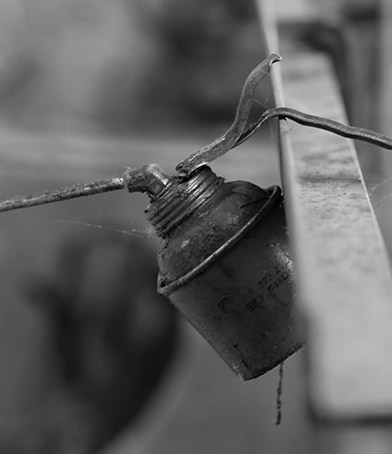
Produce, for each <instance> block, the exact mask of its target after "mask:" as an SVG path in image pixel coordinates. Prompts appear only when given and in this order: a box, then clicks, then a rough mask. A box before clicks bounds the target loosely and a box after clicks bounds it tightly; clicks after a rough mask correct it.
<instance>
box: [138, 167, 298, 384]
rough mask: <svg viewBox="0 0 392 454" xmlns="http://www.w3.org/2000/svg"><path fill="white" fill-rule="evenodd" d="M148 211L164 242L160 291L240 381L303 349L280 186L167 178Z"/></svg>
mask: <svg viewBox="0 0 392 454" xmlns="http://www.w3.org/2000/svg"><path fill="white" fill-rule="evenodd" d="M146 213H147V217H148V219H149V221H150V222H151V224H152V225H153V226H154V227H155V229H156V232H157V234H158V235H159V236H160V237H161V239H162V246H161V248H160V250H159V252H158V263H159V269H160V272H159V278H158V291H159V292H160V293H162V294H164V295H166V296H167V297H168V298H169V299H170V301H171V302H172V303H173V304H174V305H175V306H176V307H177V308H178V309H179V311H180V312H181V313H182V314H183V315H184V316H185V317H186V318H187V319H188V320H189V322H190V323H191V324H192V325H193V326H194V327H195V328H196V329H197V331H199V333H200V334H201V335H202V336H203V337H204V338H205V339H206V340H207V341H208V342H209V343H210V344H211V346H212V347H213V348H214V349H215V350H216V351H217V352H218V354H219V355H220V356H221V357H222V358H223V359H224V361H225V362H226V363H227V364H228V365H229V366H230V367H231V368H232V369H233V370H234V372H235V373H236V374H237V375H238V376H240V377H241V378H243V379H244V380H247V379H251V378H255V377H257V376H259V375H261V374H263V373H265V372H267V371H269V370H270V369H272V368H274V367H275V366H277V365H278V364H279V363H281V362H282V361H284V360H285V359H286V358H287V357H288V356H289V355H291V354H292V353H294V352H295V351H297V350H298V349H299V348H300V347H301V346H302V344H303V337H302V334H301V333H300V331H299V330H298V328H297V325H296V321H295V314H294V307H293V293H294V286H293V265H292V261H291V258H290V254H289V252H288V241H287V234H286V223H285V214H284V207H283V199H282V194H281V190H280V188H279V187H278V186H273V187H270V188H267V189H261V188H259V187H258V186H255V185H254V184H251V183H248V182H243V181H237V182H228V183H226V182H225V181H224V180H223V178H220V177H217V176H216V175H215V174H214V173H213V172H212V170H211V169H210V168H209V167H207V166H203V167H201V168H199V169H198V170H197V171H195V172H194V173H193V174H192V175H191V176H190V177H189V178H188V179H187V180H185V181H184V180H181V179H180V178H176V177H174V178H172V179H168V180H165V184H164V185H163V188H162V189H160V190H159V191H158V193H156V194H154V195H153V197H152V198H151V204H150V206H149V207H148V208H147V210H146Z"/></svg>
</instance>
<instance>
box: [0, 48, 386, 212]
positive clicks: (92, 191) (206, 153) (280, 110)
mask: <svg viewBox="0 0 392 454" xmlns="http://www.w3.org/2000/svg"><path fill="white" fill-rule="evenodd" d="M280 60H281V57H280V56H279V55H276V54H272V55H270V56H269V57H268V58H266V59H265V60H263V61H262V62H261V63H260V64H259V65H258V66H257V67H256V68H255V69H254V70H253V71H252V72H251V73H250V74H249V76H248V77H247V79H246V81H245V84H244V87H243V89H242V93H241V97H240V100H239V103H238V107H237V111H236V116H235V119H234V122H233V124H232V125H231V126H230V128H229V129H228V131H227V132H226V133H225V134H223V135H222V136H221V137H220V138H219V139H216V140H214V141H213V142H212V143H210V144H209V145H206V146H205V147H203V148H201V149H200V150H199V151H197V152H196V153H193V154H192V155H191V156H189V157H188V158H187V159H186V160H184V161H183V162H181V163H179V164H178V165H177V167H176V170H177V171H178V175H179V176H180V177H181V178H186V177H188V176H189V175H190V174H191V173H192V172H194V171H195V170H196V169H197V168H198V167H200V166H202V165H205V164H208V163H209V162H211V161H213V160H214V159H216V158H218V157H220V156H222V155H224V154H225V153H227V152H228V151H229V150H231V149H233V148H235V147H237V146H239V145H241V144H242V143H244V142H245V141H246V140H248V139H249V138H250V137H251V136H253V134H255V133H256V131H258V129H259V128H260V127H261V126H262V125H263V124H264V123H266V122H267V121H269V120H270V119H272V118H280V119H283V118H286V119H290V120H293V121H295V122H297V123H299V124H301V125H304V126H309V127H313V128H319V129H323V130H326V131H329V132H332V133H334V134H338V135H340V136H342V137H345V138H349V139H356V140H361V141H365V142H368V143H371V144H373V145H377V146H379V147H382V148H386V149H388V150H391V149H392V138H390V137H388V136H385V135H382V134H380V133H377V132H375V131H371V130H368V129H364V128H358V127H354V126H349V125H344V124H342V123H339V122H337V121H334V120H331V119H328V118H324V117H318V116H315V115H310V114H307V113H304V112H300V111H298V110H295V109H291V108H289V107H275V108H271V109H268V110H266V111H265V112H264V113H263V114H262V115H261V117H260V119H259V120H258V121H257V122H256V123H253V124H251V125H250V126H248V127H247V128H246V129H245V127H246V122H247V119H248V116H249V111H250V108H251V106H252V102H253V99H254V93H255V90H256V87H257V85H258V84H259V83H260V81H261V80H263V79H264V78H265V76H266V75H267V74H268V73H269V72H270V69H271V66H272V64H273V63H275V62H278V61H280ZM146 168H148V166H145V167H143V168H142V169H133V170H132V169H128V170H127V172H125V173H124V175H123V176H121V177H113V178H110V179H107V180H101V181H95V182H91V183H87V184H75V185H72V186H67V187H63V188H60V189H56V190H45V191H42V192H37V193H35V194H30V195H24V196H17V197H12V198H10V199H6V200H2V201H0V212H2V211H10V210H15V209H17V208H26V207H31V206H36V205H43V204H47V203H52V202H61V201H64V200H69V199H74V198H77V197H86V196H90V195H96V194H102V193H105V192H110V191H117V190H119V189H124V188H126V189H128V190H129V191H131V189H132V181H133V180H135V182H136V183H137V182H139V183H140V181H142V183H143V184H144V185H145V181H144V180H145V178H144V176H143V175H141V173H143V172H145V169H146ZM130 172H131V173H130ZM132 172H134V173H132ZM136 183H135V184H136ZM161 183H162V182H161V181H160V184H161ZM140 184H141V183H140ZM140 184H139V186H140ZM139 186H138V185H137V184H136V186H135V188H136V189H135V188H134V190H136V191H138V190H141V189H140V187H139ZM143 188H144V186H143ZM145 190H146V188H144V191H145ZM142 192H143V191H142Z"/></svg>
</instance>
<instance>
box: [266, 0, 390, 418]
mask: <svg viewBox="0 0 392 454" xmlns="http://www.w3.org/2000/svg"><path fill="white" fill-rule="evenodd" d="M259 7H260V13H261V14H260V16H261V23H262V31H263V33H264V39H265V42H266V47H267V50H268V53H269V52H279V49H278V48H277V43H278V41H277V32H276V25H275V24H274V17H273V13H272V12H271V8H270V5H269V3H268V2H262V1H259ZM266 21H267V22H266ZM276 66H278V65H275V67H274V68H273V71H272V74H271V78H272V85H273V92H274V96H275V100H276V103H277V105H278V106H283V105H285V106H287V107H294V108H297V109H299V110H303V111H305V112H307V113H311V114H315V115H320V116H324V117H328V118H332V119H334V120H338V121H342V122H347V119H346V115H345V112H344V107H343V105H342V101H341V97H340V93H339V88H338V86H337V83H336V80H335V76H334V73H333V70H332V68H331V65H330V62H329V59H328V57H327V56H325V55H322V54H320V53H316V52H314V51H311V50H302V51H299V50H298V49H295V48H292V49H291V50H290V53H288V54H287V55H286V54H285V55H283V62H282V64H281V65H280V68H277V67H276ZM286 100H287V102H286ZM279 140H280V148H281V165H282V179H283V187H284V193H285V200H286V210H287V222H288V230H289V236H290V242H291V247H292V251H293V258H294V262H295V264H296V277H297V290H298V297H297V302H298V308H299V311H300V313H301V314H302V315H303V318H304V320H305V323H306V328H307V330H308V341H309V346H308V348H307V356H308V362H307V363H308V371H307V372H308V376H307V377H308V390H309V399H310V404H311V407H312V409H313V411H314V412H315V413H316V414H318V415H319V416H320V417H322V418H325V419H331V420H335V421H336V420H337V421H339V420H357V419H372V418H382V417H390V416H391V415H392V392H391V383H392V365H391V362H390V361H389V355H390V352H391V351H392V330H391V329H390V325H391V322H392V280H391V270H390V264H389V261H388V257H387V253H386V249H385V245H384V243H383V240H382V238H381V234H380V231H379V227H378V225H377V222H376V219H375V216H374V213H373V209H372V207H371V204H370V201H369V197H368V194H367V191H366V188H365V186H364V183H363V178H362V174H361V171H360V168H359V164H358V160H357V156H356V151H355V147H354V144H353V142H352V141H349V140H347V139H343V138H341V137H338V136H336V135H333V134H330V133H326V132H323V131H319V130H316V129H311V128H307V127H303V126H298V125H295V124H293V123H291V122H287V121H285V120H281V121H280V122H279Z"/></svg>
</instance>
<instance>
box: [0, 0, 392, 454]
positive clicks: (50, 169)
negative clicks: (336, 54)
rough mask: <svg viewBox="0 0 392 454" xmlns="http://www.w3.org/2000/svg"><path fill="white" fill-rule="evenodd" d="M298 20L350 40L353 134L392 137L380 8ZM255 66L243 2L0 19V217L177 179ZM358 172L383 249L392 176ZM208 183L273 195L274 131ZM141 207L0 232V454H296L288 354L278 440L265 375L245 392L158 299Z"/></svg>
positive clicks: (57, 212)
mask: <svg viewBox="0 0 392 454" xmlns="http://www.w3.org/2000/svg"><path fill="white" fill-rule="evenodd" d="M312 3H313V5H314V6H316V7H318V8H321V9H322V10H323V13H324V14H329V15H331V17H335V18H336V17H337V18H339V20H344V21H347V24H350V27H351V29H352V32H353V33H354V36H355V37H356V43H357V47H356V52H357V53H358V55H359V56H360V63H361V65H360V67H359V69H360V71H359V72H358V74H357V75H358V77H359V82H358V83H359V87H360V91H359V92H356V93H354V95H355V96H354V97H353V98H351V100H350V103H351V104H350V106H348V108H350V109H351V112H352V113H353V120H355V121H353V122H354V123H356V124H359V125H361V126H365V127H372V128H374V129H378V130H382V132H384V133H388V132H391V127H390V125H389V122H388V121H386V120H385V118H391V116H392V113H391V112H390V111H389V110H390V107H389V106H390V105H392V103H389V102H388V97H390V96H391V95H390V94H388V92H390V90H388V88H389V87H388V82H389V80H390V77H389V71H390V66H391V65H388V63H390V60H391V58H390V57H389V58H388V55H389V54H388V50H389V45H388V43H390V42H392V41H391V39H390V37H389V34H390V32H389V29H388V27H387V24H388V20H389V19H390V18H391V14H392V12H391V7H390V6H389V5H388V4H387V3H388V2H387V1H386V0H385V2H384V3H385V4H382V2H377V1H371V0H362V1H359V0H358V1H354V0H351V1H343V0H342V1H334V2H329V3H328V4H326V3H325V2H323V4H321V3H322V2H321V0H319V1H316V0H314V1H313V2H312ZM289 4H290V2H289V1H288V0H287V2H284V1H282V2H278V9H279V5H280V7H282V8H281V10H280V9H279V11H278V13H279V14H280V15H281V16H282V18H283V19H284V20H286V21H287V20H288V18H289V16H290V12H289V11H290V8H288V7H289ZM382 9H383V14H380V12H381V10H382ZM381 18H383V21H381ZM389 28H390V27H389ZM389 53H390V51H389ZM381 56H382V57H383V61H384V62H386V63H384V65H383V66H381V65H380V61H381ZM264 57H265V55H264V54H263V49H262V45H261V39H260V29H259V21H258V13H257V9H256V4H255V2H254V1H253V0H215V1H214V2H211V1H207V0H111V1H110V2H108V1H105V0H94V1H91V0H35V1H34V2H32V1H28V0H0V161H1V163H2V164H1V167H0V174H1V179H0V189H1V196H2V198H6V197H8V196H12V195H15V194H23V193H31V192H34V191H36V190H42V189H50V188H56V187H59V186H63V185H66V184H72V183H77V182H87V181H90V180H97V179H100V178H109V177H111V176H113V175H121V174H122V172H123V170H124V167H125V166H135V167H139V166H142V165H144V164H148V163H152V162H156V163H158V164H159V165H161V166H162V167H163V168H164V169H165V170H166V171H167V172H168V173H173V171H174V167H175V165H176V164H177V163H178V162H179V161H181V160H183V159H184V158H185V157H187V156H188V155H189V154H190V153H192V152H194V151H196V150H197V149H199V148H200V147H202V146H203V145H205V144H207V143H209V142H211V141H212V140H213V139H214V138H215V137H217V136H219V135H220V134H221V133H223V132H224V131H225V130H226V129H227V128H228V126H229V125H230V123H231V121H232V119H233V116H234V112H235V107H236V104H237V101H238V98H239V95H240V92H241V88H242V84H243V82H244V80H245V77H246V76H247V74H248V73H249V72H250V71H251V69H252V68H253V67H254V66H256V64H257V63H259V62H260V61H261V60H262V59H263V58H264ZM283 57H284V55H283ZM263 96H264V97H263ZM267 96H268V95H267V90H265V91H263V87H261V96H260V101H259V102H260V104H261V106H260V107H262V105H263V103H264V102H268V99H267ZM256 107H257V106H256ZM360 153H361V155H360V157H361V162H362V165H363V171H364V173H365V178H366V181H367V183H368V185H369V193H370V195H371V196H372V197H373V200H374V203H375V208H376V213H377V215H378V216H379V219H380V222H381V225H382V228H383V232H384V235H385V238H386V242H387V244H388V245H392V238H391V235H390V232H389V228H388V226H389V224H390V217H391V213H392V210H391V197H390V194H391V193H392V187H391V178H390V177H389V174H390V172H389V174H388V169H392V164H391V159H390V157H388V155H387V153H383V152H381V151H380V152H379V151H374V150H373V151H372V154H371V155H370V154H369V152H368V151H367V149H366V147H363V148H361V149H360ZM213 168H214V170H216V171H217V172H218V173H219V174H221V175H222V176H224V177H226V178H227V179H232V180H233V179H234V180H238V179H244V180H248V181H252V182H254V183H256V184H259V185H261V186H264V187H265V186H269V185H272V184H279V182H280V176H279V162H278V155H277V151H276V147H275V144H273V143H272V142H271V139H270V137H269V133H268V128H266V130H265V131H261V132H260V133H259V134H258V135H257V136H256V137H254V138H252V139H251V140H250V141H249V142H248V143H246V144H244V145H243V146H242V148H241V151H237V152H233V153H231V154H229V155H228V156H226V157H224V158H222V159H221V160H219V162H217V163H214V165H213ZM147 203H148V200H147V198H146V197H144V196H142V195H137V194H136V195H135V194H132V195H129V194H127V193H125V191H124V193H112V194H105V195H100V196H96V197H89V198H87V199H85V200H83V199H78V200H74V201H68V202H63V203H61V204H56V205H53V206H44V207H37V208H31V209H26V210H23V211H18V212H10V213H5V214H2V215H1V218H0V232H1V235H0V270H1V271H2V285H1V286H0V301H1V304H0V328H1V330H0V332H1V343H0V365H1V367H0V371H1V372H0V452H4V453H10V454H12V453H15V454H30V453H46V452H47V453H54V454H57V453H58V454H68V453H69V454H71V453H72V454H75V453H76V454H78V453H80V454H84V453H92V452H104V453H107V454H115V453H116V454H120V453H143V454H144V453H145V454H158V453H159V454H166V453H167V454H169V453H170V454H173V453H180V452H181V453H183V454H193V453H196V452H197V453H199V452H203V453H206V454H208V453H211V454H212V453H214V454H215V453H217V452H222V453H225V454H234V453H238V452H241V453H244V454H247V453H249V454H250V453H254V452H268V453H269V452H279V453H285V452H287V453H288V452H291V453H292V452H298V453H299V452H300V453H306V452H310V445H311V438H312V435H311V428H310V427H309V424H308V421H307V417H306V411H305V408H304V399H303V391H304V390H303V388H302V386H301V383H302V380H303V377H302V360H301V353H299V354H297V355H295V356H294V357H293V358H291V359H290V360H288V361H287V362H286V364H285V367H284V383H283V410H282V411H283V420H282V424H281V425H279V426H276V425H275V421H276V417H277V406H276V399H277V392H276V390H277V387H278V372H277V371H276V370H274V371H271V372H270V373H268V374H266V375H265V376H263V377H260V378H259V379H257V380H254V381H251V382H247V383H242V382H240V381H239V380H238V379H237V378H236V377H235V376H234V374H233V372H232V371H230V370H229V369H228V368H227V366H226V365H224V364H223V362H222V361H221V359H220V358H219V357H218V356H217V355H216V354H215V353H214V352H213V351H212V350H211V348H210V347H209V346H208V345H207V344H206V343H205V342H204V341H203V340H202V339H201V338H200V337H199V336H198V335H197V334H196V333H195V332H194V331H193V329H192V328H190V327H189V326H188V324H187V323H185V322H184V321H183V320H182V319H181V318H180V317H179V316H178V315H177V314H176V313H175V312H174V311H173V310H172V308H171V306H170V304H169V303H168V301H166V300H165V299H164V298H163V297H160V296H157V295H156V292H155V287H156V274H157V268H156V263H155V251H156V248H157V246H158V244H157V240H156V239H155V237H154V233H153V232H152V231H151V228H150V227H149V225H148V224H147V222H146V220H145V219H144V216H143V210H144V208H145V206H146V204H147Z"/></svg>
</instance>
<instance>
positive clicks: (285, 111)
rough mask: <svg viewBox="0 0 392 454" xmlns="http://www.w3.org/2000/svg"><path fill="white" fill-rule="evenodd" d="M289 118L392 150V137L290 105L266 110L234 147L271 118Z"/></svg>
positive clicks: (305, 124)
mask: <svg viewBox="0 0 392 454" xmlns="http://www.w3.org/2000/svg"><path fill="white" fill-rule="evenodd" d="M274 117H278V118H288V119H289V120H293V121H295V122H296V123H299V124H301V125H303V126H310V127H312V128H318V129H323V130H325V131H329V132H333V133H334V134H338V135H339V136H342V137H345V138H347V139H356V140H361V141H363V142H368V143H371V144H372V145H377V146H379V147H382V148H385V149H387V150H392V138H390V137H388V136H385V135H383V134H380V133H378V132H375V131H371V130H369V129H365V128H357V127H355V126H348V125H344V124H343V123H339V122H338V121H334V120H330V119H329V118H324V117H318V116H316V115H310V114H306V113H304V112H300V111H299V110H295V109H291V108H289V107H275V108H272V109H268V110H266V111H265V112H264V113H263V114H262V115H261V117H260V119H259V121H257V122H256V123H254V124H253V125H251V126H250V127H248V128H247V129H246V130H245V131H244V133H243V134H242V135H241V137H240V138H239V140H238V141H237V142H236V144H235V145H234V147H233V148H235V147H237V146H238V145H241V144H242V143H243V142H245V141H246V140H248V139H249V138H250V137H251V136H253V134H254V133H255V132H256V131H257V130H258V129H259V128H260V127H261V126H262V125H263V124H264V123H265V122H266V121H268V120H271V118H274Z"/></svg>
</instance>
